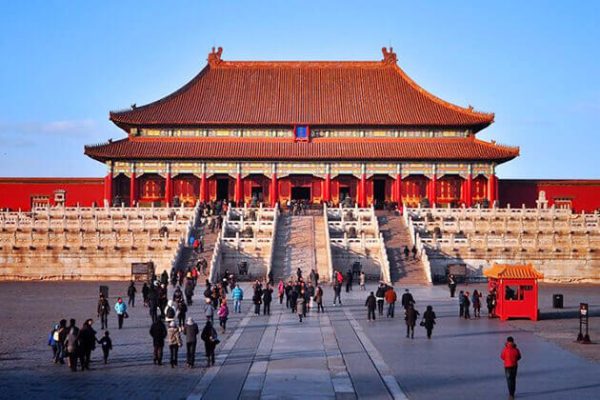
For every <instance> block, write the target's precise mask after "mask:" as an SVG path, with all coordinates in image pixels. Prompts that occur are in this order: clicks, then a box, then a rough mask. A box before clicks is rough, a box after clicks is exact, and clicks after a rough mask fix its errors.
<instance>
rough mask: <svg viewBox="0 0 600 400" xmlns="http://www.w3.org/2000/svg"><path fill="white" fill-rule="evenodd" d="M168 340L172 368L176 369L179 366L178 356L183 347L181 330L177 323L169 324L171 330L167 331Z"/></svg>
mask: <svg viewBox="0 0 600 400" xmlns="http://www.w3.org/2000/svg"><path fill="white" fill-rule="evenodd" d="M167 338H168V342H169V351H170V354H171V360H170V361H171V368H175V366H176V365H177V355H178V353H179V348H180V347H181V345H182V343H181V330H180V329H179V327H178V326H177V324H176V323H175V321H171V323H170V324H169V329H168V330H167Z"/></svg>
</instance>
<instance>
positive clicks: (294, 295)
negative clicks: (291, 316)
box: [290, 286, 299, 313]
mask: <svg viewBox="0 0 600 400" xmlns="http://www.w3.org/2000/svg"><path fill="white" fill-rule="evenodd" d="M298 296H299V294H298V290H296V288H294V287H293V286H292V290H291V291H290V308H291V309H292V313H295V312H296V311H297V308H296V307H297V305H298Z"/></svg>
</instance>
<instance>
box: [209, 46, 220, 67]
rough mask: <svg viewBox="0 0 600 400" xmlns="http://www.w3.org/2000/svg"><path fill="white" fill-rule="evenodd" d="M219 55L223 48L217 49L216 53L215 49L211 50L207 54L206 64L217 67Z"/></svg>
mask: <svg viewBox="0 0 600 400" xmlns="http://www.w3.org/2000/svg"><path fill="white" fill-rule="evenodd" d="M221 54H223V48H222V47H219V48H218V49H217V50H216V51H215V48H214V47H213V48H212V51H211V52H210V53H208V64H209V65H211V66H212V65H217V64H219V63H220V62H221V61H222V60H221Z"/></svg>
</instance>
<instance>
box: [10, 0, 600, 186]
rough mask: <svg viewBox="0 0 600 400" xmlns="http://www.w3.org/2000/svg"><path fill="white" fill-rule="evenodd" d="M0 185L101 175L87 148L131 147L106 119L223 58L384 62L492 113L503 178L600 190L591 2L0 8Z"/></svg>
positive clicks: (595, 27)
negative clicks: (219, 50)
mask: <svg viewBox="0 0 600 400" xmlns="http://www.w3.org/2000/svg"><path fill="white" fill-rule="evenodd" d="M0 7H1V8H0V11H1V12H0V88H1V89H2V91H1V94H0V176H102V175H104V174H105V170H104V167H103V166H102V165H101V164H100V163H98V162H96V161H94V160H91V159H89V158H87V157H85V156H84V155H83V146H84V145H85V144H91V143H97V142H103V141H105V140H107V139H108V138H122V137H123V136H124V133H123V132H122V131H121V130H120V129H118V128H117V127H116V126H114V125H113V124H112V123H111V122H110V121H109V120H108V112H109V110H115V109H121V108H126V107H128V106H129V105H130V104H132V103H137V104H138V105H141V104H145V103H147V102H150V101H153V100H156V99H158V98H160V97H163V96H164V95H166V94H169V93H171V92H172V91H174V90H176V89H177V88H179V87H180V86H182V85H183V84H184V83H186V82H187V81H188V80H189V79H191V78H192V77H193V76H194V75H195V74H196V73H197V72H198V71H199V70H200V69H201V68H202V67H203V66H204V65H205V63H206V56H207V54H208V52H209V50H210V48H211V47H212V46H222V47H223V48H224V52H223V58H224V59H226V60H227V59H228V60H379V59H381V47H383V46H389V45H392V46H393V47H394V50H395V51H396V53H397V54H398V62H399V65H400V66H401V67H402V68H403V69H404V70H405V71H406V72H407V73H408V74H409V75H410V76H411V77H412V78H413V79H414V80H415V81H416V82H417V83H419V84H420V85H421V86H423V87H424V88H425V89H426V90H428V91H430V92H432V93H433V94H435V95H437V96H439V97H441V98H443V99H445V100H448V101H451V102H453V103H456V104H458V105H462V106H466V105H469V104H471V105H473V106H474V107H475V108H476V109H478V110H482V111H492V112H495V113H496V122H495V123H494V124H493V125H492V126H491V127H489V128H488V129H486V130H485V131H483V132H481V133H480V134H479V136H480V137H481V138H483V139H486V140H490V139H494V140H496V141H497V142H499V143H505V144H510V145H516V146H520V148H521V156H520V157H519V158H518V159H516V160H513V161H511V162H509V163H507V164H505V165H503V166H501V167H499V168H498V174H499V176H500V177H501V178H600V173H599V172H600V167H598V161H597V159H596V157H598V155H597V153H598V149H599V148H600V138H599V135H598V125H599V123H600V45H598V41H599V39H600V2H597V1H588V2H585V1H582V2H568V1H562V2H559V1H556V2H549V1H497V2H495V4H492V3H491V2H473V1H469V2H467V1H464V2H463V1H448V2H441V1H435V2H434V1H430V2H425V1H423V2H414V1H398V0H396V1H369V2H366V1H347V0H346V1H315V2H311V1H290V0H287V1H262V2H251V1H240V2H233V1H231V2H226V1H214V2H213V1H211V2H208V1H207V2H204V1H173V2H170V1H169V2H158V1H148V0H146V1H138V2H136V1H102V2H66V1H42V0H39V1H3V2H2V5H1V6H0Z"/></svg>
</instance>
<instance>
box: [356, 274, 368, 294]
mask: <svg viewBox="0 0 600 400" xmlns="http://www.w3.org/2000/svg"><path fill="white" fill-rule="evenodd" d="M366 280H367V278H366V275H365V272H364V271H360V273H359V275H358V284H359V286H360V290H362V291H365V290H367V288H366V287H365V283H366Z"/></svg>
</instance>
